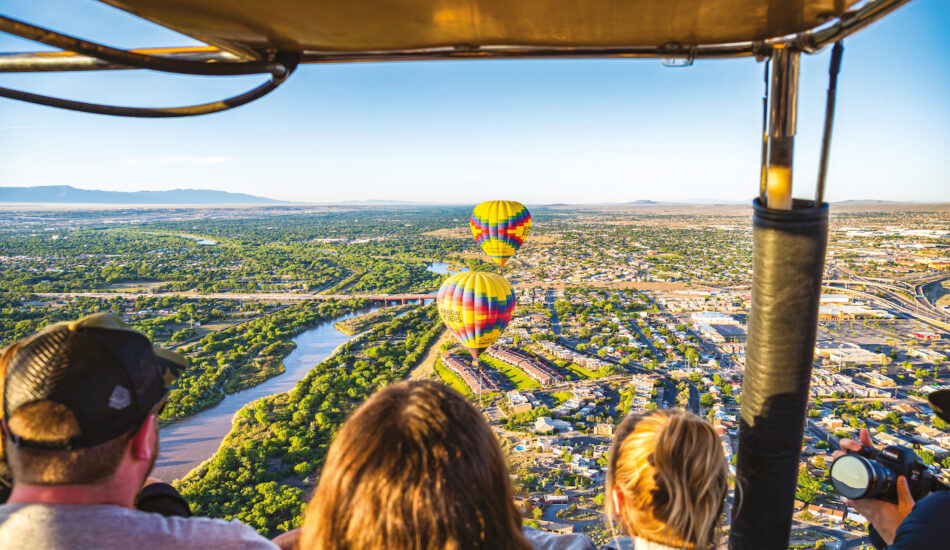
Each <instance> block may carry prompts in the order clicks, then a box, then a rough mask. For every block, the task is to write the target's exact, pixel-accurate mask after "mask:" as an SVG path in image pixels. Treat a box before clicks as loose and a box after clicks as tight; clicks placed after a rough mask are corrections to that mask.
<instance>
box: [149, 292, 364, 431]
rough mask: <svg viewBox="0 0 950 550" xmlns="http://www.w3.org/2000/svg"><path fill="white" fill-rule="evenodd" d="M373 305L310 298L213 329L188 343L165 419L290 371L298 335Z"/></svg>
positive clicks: (192, 412)
mask: <svg viewBox="0 0 950 550" xmlns="http://www.w3.org/2000/svg"><path fill="white" fill-rule="evenodd" d="M365 307H369V302H368V301H366V300H356V299H352V300H346V301H337V300H328V301H325V302H317V301H307V302H301V303H299V304H295V305H292V306H289V307H287V308H284V309H281V310H278V311H275V312H273V313H269V314H266V315H262V316H260V317H258V318H256V319H253V320H251V321H248V322H246V323H242V324H240V325H236V326H233V327H230V328H228V329H225V330H222V331H220V332H214V333H211V334H208V335H207V336H205V337H204V338H202V339H201V340H199V341H198V342H197V343H195V344H193V345H191V346H188V347H187V348H186V349H185V351H186V353H187V355H188V356H189V357H188V358H189V362H190V364H189V366H188V368H187V369H186V370H185V372H183V373H182V374H181V376H179V377H178V379H177V380H175V385H174V387H173V389H172V391H171V394H170V395H169V396H168V404H167V405H166V406H165V410H164V411H163V412H162V415H161V418H160V419H161V420H162V422H163V423H168V422H172V421H174V420H176V419H178V418H182V417H184V416H188V415H191V414H194V413H196V412H198V411H201V410H204V409H206V408H208V407H211V406H214V405H216V404H217V403H219V402H220V401H221V400H222V399H224V396H225V394H228V393H234V392H237V391H240V390H243V389H247V388H251V387H254V386H256V385H258V384H260V383H261V382H263V381H264V380H266V379H268V378H270V377H272V376H276V375H278V374H280V373H282V372H284V365H283V359H284V357H286V356H287V355H289V354H290V352H291V351H293V350H294V348H296V344H294V342H293V340H292V339H293V338H294V337H295V336H297V335H298V334H300V333H301V332H303V331H304V330H307V329H310V328H313V326H314V325H316V324H318V323H321V322H324V321H327V320H329V319H332V318H334V317H338V316H340V315H343V314H346V313H349V312H351V311H356V310H358V309H361V308H365Z"/></svg>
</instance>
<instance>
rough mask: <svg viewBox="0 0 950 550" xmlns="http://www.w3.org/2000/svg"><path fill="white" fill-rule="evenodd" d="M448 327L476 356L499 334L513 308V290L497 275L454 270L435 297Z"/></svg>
mask: <svg viewBox="0 0 950 550" xmlns="http://www.w3.org/2000/svg"><path fill="white" fill-rule="evenodd" d="M435 301H436V304H437V305H438V308H439V315H440V316H441V317H442V322H443V323H445V326H446V327H448V329H449V331H450V332H451V333H452V334H454V335H455V337H456V338H458V341H459V342H460V343H461V344H462V345H463V346H465V347H466V348H467V349H468V351H469V352H470V353H471V354H472V358H473V359H478V356H479V355H481V353H482V352H483V351H485V350H486V349H488V347H489V346H491V345H492V344H493V343H494V342H495V340H497V339H498V337H499V336H501V333H502V331H504V330H505V327H506V326H508V321H511V314H512V313H514V311H515V293H514V291H513V290H512V289H511V285H509V284H508V281H507V280H505V278H504V277H502V276H501V275H495V274H494V273H456V274H455V275H452V276H451V277H449V278H448V279H446V280H445V282H444V283H442V287H441V288H439V295H438V297H437V298H436V300H435Z"/></svg>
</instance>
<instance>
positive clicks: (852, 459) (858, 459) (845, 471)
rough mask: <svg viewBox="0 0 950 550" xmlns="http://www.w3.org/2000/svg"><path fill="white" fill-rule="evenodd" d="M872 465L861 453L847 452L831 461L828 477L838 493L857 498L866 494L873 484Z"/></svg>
mask: <svg viewBox="0 0 950 550" xmlns="http://www.w3.org/2000/svg"><path fill="white" fill-rule="evenodd" d="M874 473H875V472H874V467H873V466H872V465H871V461H869V460H868V459H866V458H864V457H863V456H861V455H856V454H847V455H844V456H840V457H838V459H837V460H835V461H834V462H832V463H831V470H830V471H829V472H828V477H830V478H831V485H832V486H833V487H834V488H835V491H837V492H838V494H839V495H841V496H843V497H845V498H850V499H859V498H864V497H866V496H869V495H868V492H869V491H870V490H871V488H872V486H873V485H875V484H874V482H873V481H874Z"/></svg>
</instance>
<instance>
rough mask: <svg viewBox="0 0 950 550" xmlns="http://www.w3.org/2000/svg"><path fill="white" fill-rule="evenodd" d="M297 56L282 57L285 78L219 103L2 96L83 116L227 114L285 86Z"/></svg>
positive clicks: (5, 91) (6, 91)
mask: <svg viewBox="0 0 950 550" xmlns="http://www.w3.org/2000/svg"><path fill="white" fill-rule="evenodd" d="M295 55H296V54H293V53H291V54H286V56H283V55H282V57H284V58H285V61H284V63H286V66H287V72H286V73H284V74H283V75H275V74H272V75H271V76H270V80H268V81H267V82H265V83H263V84H261V85H260V86H258V87H256V88H254V89H252V90H249V91H247V92H244V93H243V94H240V95H236V96H233V97H230V98H227V99H223V100H220V101H213V102H211V103H203V104H201V105H189V106H186V107H120V106H116V105H101V104H98V103H86V102H82V101H73V100H70V99H62V98H58V97H50V96H44V95H39V94H33V93H30V92H24V91H22V90H12V89H10V88H3V87H0V97H6V98H9V99H16V100H19V101H25V102H27V103H35V104H37V105H46V106H48V107H58V108H60V109H66V110H69V111H79V112H83V113H91V114H96V115H110V116H124V117H135V118H175V117H189V116H198V115H206V114H210V113H217V112H220V111H227V110H228V109H233V108H235V107H240V106H241V105H245V104H247V103H250V102H252V101H255V100H257V99H260V98H262V97H264V96H265V95H267V94H269V93H271V92H273V91H274V90H276V89H277V88H278V87H279V86H280V85H281V84H283V83H284V82H285V81H286V80H287V78H288V77H289V76H290V75H291V74H293V71H294V69H296V67H297V65H296V63H294V62H293V60H292V57H293V56H295Z"/></svg>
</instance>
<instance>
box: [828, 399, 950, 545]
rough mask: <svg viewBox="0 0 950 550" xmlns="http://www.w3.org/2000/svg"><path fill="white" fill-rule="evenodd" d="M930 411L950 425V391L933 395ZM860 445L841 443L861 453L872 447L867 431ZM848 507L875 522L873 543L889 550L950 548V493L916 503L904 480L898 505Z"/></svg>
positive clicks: (870, 502) (854, 503) (869, 501)
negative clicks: (862, 449) (864, 449)
mask: <svg viewBox="0 0 950 550" xmlns="http://www.w3.org/2000/svg"><path fill="white" fill-rule="evenodd" d="M928 400H929V401H930V408H931V409H933V412H934V414H936V415H937V416H939V417H940V418H941V419H942V420H944V421H945V422H950V390H940V391H935V392H932V393H931V394H930V395H929V396H928ZM860 440H861V441H860V443H859V442H857V441H852V440H850V439H842V440H841V449H842V450H841V451H835V453H834V456H835V457H836V458H837V457H838V456H840V455H842V454H845V453H847V452H859V451H860V450H861V447H862V446H865V447H872V446H873V443H872V442H871V437H870V435H868V431H867V430H861V436H860ZM846 502H847V503H848V506H851V507H852V508H854V509H855V510H857V511H858V513H860V514H861V515H862V516H864V517H865V518H867V520H868V521H869V522H871V542H873V543H874V546H875V547H877V548H879V549H885V548H886V549H887V550H939V549H946V548H950V491H936V492H933V493H930V494H929V495H927V496H926V497H924V498H922V499H920V502H916V503H915V502H914V498H913V497H912V496H911V492H910V487H909V486H908V485H907V479H906V478H905V477H904V476H900V477H898V481H897V504H892V503H890V502H886V501H883V500H879V499H874V498H862V499H859V500H851V499H846Z"/></svg>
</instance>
